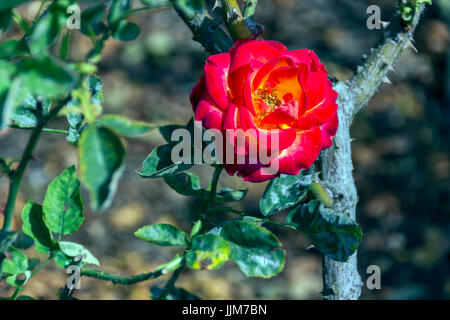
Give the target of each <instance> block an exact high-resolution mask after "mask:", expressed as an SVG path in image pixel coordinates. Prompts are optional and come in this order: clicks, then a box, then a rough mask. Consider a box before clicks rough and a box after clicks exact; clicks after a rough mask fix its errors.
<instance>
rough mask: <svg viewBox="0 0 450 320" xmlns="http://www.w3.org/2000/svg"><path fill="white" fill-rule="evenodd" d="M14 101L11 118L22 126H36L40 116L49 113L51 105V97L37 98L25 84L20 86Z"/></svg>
mask: <svg viewBox="0 0 450 320" xmlns="http://www.w3.org/2000/svg"><path fill="white" fill-rule="evenodd" d="M12 103H14V104H15V107H13V108H14V112H13V114H12V116H11V120H13V121H14V123H15V124H16V125H18V126H19V127H21V128H32V127H35V126H36V125H37V123H38V118H39V116H41V115H47V114H48V113H49V111H50V106H51V100H50V99H37V98H36V97H35V96H33V95H32V94H31V92H30V91H28V90H27V89H26V88H25V87H23V86H19V88H18V90H17V92H16V96H15V97H14V101H13V102H12Z"/></svg>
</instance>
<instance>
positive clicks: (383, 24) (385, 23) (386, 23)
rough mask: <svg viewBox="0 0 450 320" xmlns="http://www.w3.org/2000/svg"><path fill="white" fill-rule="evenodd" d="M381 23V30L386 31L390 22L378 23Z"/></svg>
mask: <svg viewBox="0 0 450 320" xmlns="http://www.w3.org/2000/svg"><path fill="white" fill-rule="evenodd" d="M380 22H381V26H382V27H383V29H386V28H387V27H388V26H389V24H390V23H391V22H390V21H380Z"/></svg>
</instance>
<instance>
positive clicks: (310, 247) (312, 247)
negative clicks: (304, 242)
mask: <svg viewBox="0 0 450 320" xmlns="http://www.w3.org/2000/svg"><path fill="white" fill-rule="evenodd" d="M314 248H315V247H314V245H313V244H312V245H310V246H309V247H307V248H306V250H311V249H314Z"/></svg>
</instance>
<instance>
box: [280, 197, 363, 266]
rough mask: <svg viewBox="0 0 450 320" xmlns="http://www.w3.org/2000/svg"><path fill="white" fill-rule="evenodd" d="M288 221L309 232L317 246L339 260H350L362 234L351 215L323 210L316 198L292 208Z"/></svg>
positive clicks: (302, 230) (309, 236) (310, 237)
mask: <svg viewBox="0 0 450 320" xmlns="http://www.w3.org/2000/svg"><path fill="white" fill-rule="evenodd" d="M286 223H287V224H289V225H291V226H293V227H295V228H296V229H298V230H299V231H301V232H304V233H305V234H307V235H308V238H309V239H310V240H311V242H312V244H313V245H314V247H316V248H317V249H318V250H319V251H320V252H322V253H323V254H325V255H326V256H328V257H330V258H331V259H334V260H337V261H347V259H348V258H349V257H350V256H351V255H352V254H353V253H354V252H355V251H356V249H357V248H358V246H359V243H360V242H361V239H362V235H363V234H362V231H361V229H360V227H359V226H358V224H357V223H356V222H355V221H354V220H353V219H351V218H350V217H349V216H347V215H346V214H343V213H340V212H335V211H332V210H330V209H324V208H323V207H322V206H321V205H320V202H319V201H316V200H313V201H311V202H309V203H308V204H304V205H302V206H299V207H298V208H295V209H293V210H292V211H291V212H290V213H289V215H288V217H287V220H286Z"/></svg>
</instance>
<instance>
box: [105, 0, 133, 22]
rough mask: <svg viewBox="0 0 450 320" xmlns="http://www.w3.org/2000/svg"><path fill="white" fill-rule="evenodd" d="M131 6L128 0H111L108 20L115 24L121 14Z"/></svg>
mask: <svg viewBox="0 0 450 320" xmlns="http://www.w3.org/2000/svg"><path fill="white" fill-rule="evenodd" d="M130 8H131V3H130V0H113V1H112V3H111V7H110V9H109V15H108V22H109V24H111V25H114V24H116V23H117V22H118V21H119V20H120V19H121V18H122V16H123V14H124V13H125V12H126V11H128V10H129V9H130Z"/></svg>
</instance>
